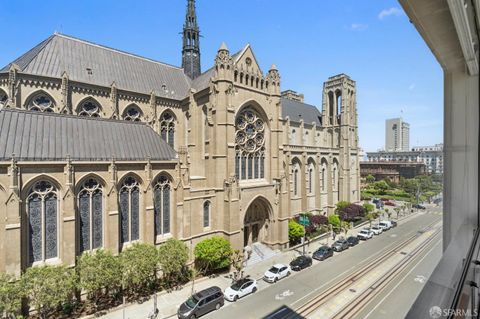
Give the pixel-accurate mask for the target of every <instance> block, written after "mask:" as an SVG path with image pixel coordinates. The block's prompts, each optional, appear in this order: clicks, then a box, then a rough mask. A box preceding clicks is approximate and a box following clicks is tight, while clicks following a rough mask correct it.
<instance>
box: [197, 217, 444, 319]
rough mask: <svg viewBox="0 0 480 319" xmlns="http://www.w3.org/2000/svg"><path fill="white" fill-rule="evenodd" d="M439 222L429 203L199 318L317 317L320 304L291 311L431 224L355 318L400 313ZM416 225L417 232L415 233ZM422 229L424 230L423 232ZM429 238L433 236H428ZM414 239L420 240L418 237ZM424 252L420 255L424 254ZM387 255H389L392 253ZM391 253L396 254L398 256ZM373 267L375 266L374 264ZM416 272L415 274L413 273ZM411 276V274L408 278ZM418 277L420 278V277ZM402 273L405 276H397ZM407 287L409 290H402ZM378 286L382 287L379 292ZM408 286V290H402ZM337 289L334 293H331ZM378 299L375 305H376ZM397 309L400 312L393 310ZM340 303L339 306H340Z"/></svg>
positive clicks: (434, 248) (424, 268) (416, 285)
mask: <svg viewBox="0 0 480 319" xmlns="http://www.w3.org/2000/svg"><path fill="white" fill-rule="evenodd" d="M440 221H441V215H440V208H434V209H431V210H429V211H428V212H420V213H419V214H418V216H416V217H414V218H410V219H408V220H407V221H406V222H405V223H402V224H400V225H399V226H398V227H397V228H394V229H392V230H389V231H388V232H386V233H384V234H381V235H379V236H375V238H374V239H371V240H369V241H366V242H364V243H361V244H360V245H358V246H356V247H353V248H350V249H348V250H347V251H344V252H342V253H336V254H335V256H334V257H333V258H330V259H327V260H326V261H321V262H317V261H314V265H313V267H311V268H309V269H306V270H303V271H301V272H299V273H294V274H292V275H291V276H290V277H289V278H286V279H283V280H281V281H279V282H278V283H276V284H273V285H272V284H267V283H265V282H263V281H260V282H259V286H260V290H259V291H258V292H257V293H256V294H254V295H251V296H247V297H245V298H244V299H241V300H239V301H237V302H236V303H232V304H229V303H226V306H224V307H223V308H222V309H221V310H219V311H216V312H212V313H211V314H209V315H207V316H205V318H240V317H241V318H263V317H268V318H285V315H286V313H288V312H290V313H293V314H292V316H290V317H289V318H301V317H308V318H321V317H323V316H321V315H320V313H319V312H318V311H319V310H321V309H322V308H319V309H316V308H313V309H310V312H308V315H306V314H303V312H302V315H300V314H294V312H296V311H298V310H299V309H301V308H302V307H304V306H305V305H306V304H308V302H309V301H311V300H313V299H315V298H316V297H317V296H319V295H321V294H322V293H323V292H325V291H327V290H328V289H329V288H330V289H331V288H332V287H335V286H337V285H338V284H341V283H342V281H343V280H344V279H345V278H347V277H349V276H351V275H352V274H353V273H355V272H356V271H358V270H361V269H363V268H365V267H367V265H368V264H369V263H370V262H371V261H372V260H374V259H377V258H380V257H381V256H383V255H386V254H387V253H389V252H390V251H391V250H392V249H393V248H395V247H396V246H398V245H399V244H400V243H402V242H405V241H407V240H408V239H409V238H412V237H413V236H415V235H417V236H422V234H423V233H424V231H423V230H424V228H426V227H427V226H433V225H434V224H437V225H436V228H435V229H436V232H434V231H433V230H432V229H431V230H430V232H431V236H427V235H426V234H423V236H424V237H428V238H430V237H431V238H430V239H429V242H428V243H426V246H425V247H424V249H423V250H422V251H421V253H419V254H418V255H415V256H414V258H412V260H411V263H409V264H408V265H407V267H406V268H404V269H402V271H401V272H400V275H398V276H396V278H395V280H393V281H392V282H391V283H389V284H388V285H387V287H388V289H386V290H385V291H389V292H390V293H389V294H388V295H382V294H381V293H379V294H378V295H376V296H375V297H374V298H373V299H372V301H373V302H370V303H368V305H367V307H366V308H364V309H365V311H364V310H361V311H360V312H356V313H357V317H358V318H363V317H364V316H366V315H368V316H369V317H370V318H380V317H385V315H386V314H385V313H384V312H385V308H388V310H389V312H388V315H389V318H403V316H404V314H405V313H406V312H407V311H408V308H409V305H410V304H411V303H412V302H413V300H415V297H416V294H418V293H419V291H420V290H421V287H422V285H423V283H424V282H425V278H424V277H428V275H429V271H430V270H431V269H429V267H430V268H431V267H432V266H433V264H434V263H435V261H436V260H437V259H438V255H439V251H438V250H439V249H440V247H441V245H439V243H441V231H440V232H439V230H440V228H439V227H438V226H439V225H438V224H439V222H440ZM420 230H422V232H419V231H420ZM425 233H426V231H425ZM432 239H433V240H432ZM417 240H420V238H418V239H417ZM315 248H317V247H316V246H315V247H313V245H312V246H311V247H310V251H309V253H311V252H312V250H313V249H315ZM402 253H404V252H403V251H394V255H393V256H394V257H395V256H396V255H401V254H402ZM424 256H426V257H425V258H424ZM392 258H393V257H392ZM396 258H399V257H398V256H397V257H396ZM377 266H378V265H377ZM417 275H419V277H416V276H417ZM412 276H413V278H412ZM421 276H424V277H421ZM404 278H405V280H403V279H404ZM405 289H409V290H405ZM383 290H384V289H382V291H383ZM405 291H408V294H405ZM336 295H337V294H335V296H336ZM331 297H333V296H330V297H328V298H326V299H329V300H328V302H329V303H334V304H335V305H336V306H337V308H338V305H340V306H341V301H338V300H337V301H335V300H331V299H332V298H331ZM392 300H394V301H395V302H394V303H395V305H396V307H391V305H390V303H392ZM377 304H378V307H376V305H377ZM330 307H331V306H330ZM397 307H398V308H401V309H402V310H403V312H399V311H395V309H396V308H397ZM340 308H341V307H340Z"/></svg>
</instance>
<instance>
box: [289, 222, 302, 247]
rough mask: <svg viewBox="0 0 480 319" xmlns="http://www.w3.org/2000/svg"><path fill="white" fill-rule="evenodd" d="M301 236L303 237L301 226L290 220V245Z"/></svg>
mask: <svg viewBox="0 0 480 319" xmlns="http://www.w3.org/2000/svg"><path fill="white" fill-rule="evenodd" d="M303 236H305V230H304V229H303V226H302V225H300V224H299V223H297V222H296V221H294V220H290V221H289V222H288V239H289V240H290V243H297V242H298V241H299V240H300V238H302V237H303Z"/></svg>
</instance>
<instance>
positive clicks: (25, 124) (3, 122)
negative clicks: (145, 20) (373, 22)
mask: <svg viewBox="0 0 480 319" xmlns="http://www.w3.org/2000/svg"><path fill="white" fill-rule="evenodd" d="M199 40H200V36H199V27H198V24H197V17H196V13H195V3H194V0H189V1H188V4H187V14H186V20H185V24H184V31H183V50H182V66H181V67H175V66H171V65H168V64H165V63H161V62H157V61H154V60H151V59H148V58H144V57H140V56H137V55H135V54H131V53H127V52H123V51H120V50H116V49H112V48H109V47H105V46H101V45H98V44H94V43H91V42H88V41H84V40H80V39H77V38H73V37H70V36H66V35H63V34H57V33H55V34H54V35H52V36H50V37H49V38H48V39H46V40H45V41H43V42H41V43H40V44H38V45H37V46H35V47H34V48H32V49H31V50H30V51H28V52H27V53H25V54H24V55H22V56H20V57H19V58H17V59H16V60H14V61H13V62H12V63H10V64H8V65H7V66H6V67H4V68H3V69H1V70H0V108H1V111H0V203H1V207H0V238H1V239H0V271H6V272H9V273H13V274H19V273H20V272H21V271H22V270H23V269H25V268H26V267H29V266H32V265H37V264H43V263H49V264H55V263H64V264H67V265H73V264H74V263H75V257H76V256H78V255H79V254H81V253H82V252H84V251H89V250H93V249H96V248H99V247H103V248H106V249H110V250H112V251H114V252H119V251H121V250H122V249H123V248H124V247H126V246H128V245H129V244H131V243H132V242H135V241H141V242H147V243H152V244H156V245H159V244H161V243H162V242H163V241H165V240H166V239H168V238H170V237H175V238H178V239H181V240H183V241H185V243H186V244H187V245H189V247H192V248H193V247H194V246H195V244H196V243H198V242H199V241H200V240H202V239H204V238H206V237H208V236H212V235H219V236H223V237H225V238H227V239H228V240H230V242H231V243H232V245H233V246H234V247H235V248H239V249H241V248H242V247H244V246H246V245H251V244H253V243H256V242H259V243H263V244H264V245H267V246H270V247H272V248H275V249H282V248H285V247H287V246H288V220H289V219H290V218H292V217H294V216H295V215H297V214H298V213H300V212H307V211H308V212H312V213H315V214H329V213H332V212H333V208H334V206H335V203H336V202H337V201H339V200H348V201H352V202H355V201H358V200H359V197H360V194H359V185H360V183H359V156H358V133H357V112H356V85H355V82H354V81H353V80H352V79H350V78H349V77H348V76H347V75H345V74H340V75H336V76H333V77H330V78H328V80H327V81H326V82H325V83H324V85H323V105H322V107H321V109H322V111H319V109H318V108H317V107H316V106H313V105H309V104H306V103H304V102H303V96H302V95H301V94H297V93H296V92H294V91H291V90H287V91H284V92H281V89H280V86H281V82H280V72H279V71H278V70H277V68H276V67H275V66H274V65H272V66H271V67H270V69H269V70H268V72H266V73H264V72H263V71H262V70H261V69H260V67H259V64H258V61H257V59H256V58H255V54H254V52H253V49H252V47H251V46H250V45H246V46H245V47H244V48H242V49H241V50H240V51H238V52H236V53H235V54H232V53H231V52H230V51H229V50H228V48H227V46H226V45H224V44H222V45H221V47H220V49H219V50H218V53H217V56H216V58H215V61H213V66H212V67H211V68H210V69H208V70H207V71H205V72H201V70H200V43H199Z"/></svg>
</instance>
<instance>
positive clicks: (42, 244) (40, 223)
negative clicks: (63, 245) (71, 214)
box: [26, 181, 58, 263]
mask: <svg viewBox="0 0 480 319" xmlns="http://www.w3.org/2000/svg"><path fill="white" fill-rule="evenodd" d="M26 202H27V215H28V230H29V231H28V244H29V249H28V251H29V262H30V263H35V262H42V261H45V260H47V259H51V258H56V257H57V256H58V243H57V240H58V235H57V219H58V197H57V189H56V188H55V186H53V185H52V184H51V183H50V182H47V181H39V182H37V183H35V185H33V187H32V188H31V189H30V191H29V193H28V197H27V201H26Z"/></svg>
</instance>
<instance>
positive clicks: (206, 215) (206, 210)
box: [203, 201, 210, 228]
mask: <svg viewBox="0 0 480 319" xmlns="http://www.w3.org/2000/svg"><path fill="white" fill-rule="evenodd" d="M203 227H205V228H206V227H210V202H209V201H206V202H205V203H203Z"/></svg>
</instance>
